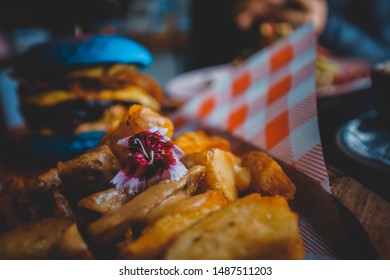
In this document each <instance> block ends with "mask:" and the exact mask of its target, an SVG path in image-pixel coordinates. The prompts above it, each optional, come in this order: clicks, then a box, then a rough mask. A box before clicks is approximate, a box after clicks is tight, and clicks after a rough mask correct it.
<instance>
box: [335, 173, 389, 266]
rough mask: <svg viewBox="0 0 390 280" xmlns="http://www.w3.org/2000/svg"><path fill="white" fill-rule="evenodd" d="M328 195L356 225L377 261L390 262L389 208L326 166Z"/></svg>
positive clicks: (387, 204) (377, 198) (358, 184)
mask: <svg viewBox="0 0 390 280" xmlns="http://www.w3.org/2000/svg"><path fill="white" fill-rule="evenodd" d="M328 173H329V175H330V177H331V178H330V179H331V186H332V187H331V192H332V195H333V196H334V197H335V198H337V200H338V201H340V202H341V203H342V204H343V205H344V206H345V207H346V208H347V209H348V210H349V211H350V212H351V213H352V214H353V215H354V217H355V218H356V219H357V220H358V221H359V223H360V224H361V226H362V227H363V229H364V231H365V232H366V233H367V235H368V237H369V240H370V242H371V244H372V246H373V248H374V250H375V252H376V254H377V257H378V258H379V259H390V204H389V203H388V202H387V201H385V200H384V199H382V198H381V197H379V196H378V195H377V194H375V193H374V192H372V191H371V190H370V189H368V188H367V187H365V186H363V185H362V184H360V183H359V182H358V181H356V180H355V179H353V178H351V177H349V176H347V175H345V174H343V173H342V172H341V171H339V170H337V169H335V168H333V167H331V166H328Z"/></svg>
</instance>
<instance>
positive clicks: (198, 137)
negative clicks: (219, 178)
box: [173, 130, 230, 154]
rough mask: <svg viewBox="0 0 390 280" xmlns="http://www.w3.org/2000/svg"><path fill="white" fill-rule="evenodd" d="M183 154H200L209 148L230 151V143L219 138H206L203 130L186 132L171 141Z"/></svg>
mask: <svg viewBox="0 0 390 280" xmlns="http://www.w3.org/2000/svg"><path fill="white" fill-rule="evenodd" d="M173 142H174V143H175V145H177V146H178V147H179V148H180V149H182V151H183V152H184V153H185V154H189V153H196V152H201V151H204V150H209V149H211V148H218V149H221V150H224V151H230V142H229V141H227V140H226V139H224V138H222V137H219V136H208V135H207V134H206V133H205V132H204V131H203V130H197V131H187V132H184V133H182V134H181V135H179V136H178V137H176V138H175V139H173Z"/></svg>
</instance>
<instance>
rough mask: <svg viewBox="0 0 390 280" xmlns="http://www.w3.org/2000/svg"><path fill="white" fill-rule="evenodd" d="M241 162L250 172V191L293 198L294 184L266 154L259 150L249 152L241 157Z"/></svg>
mask: <svg viewBox="0 0 390 280" xmlns="http://www.w3.org/2000/svg"><path fill="white" fill-rule="evenodd" d="M242 164H243V165H244V166H245V167H247V168H248V169H249V170H250V172H251V185H250V191H252V192H258V193H261V194H263V195H270V196H273V195H281V196H284V197H285V198H287V199H293V198H294V195H295V192H296V188H295V185H294V184H293V182H291V180H290V179H289V178H288V176H287V175H286V174H285V173H284V171H283V169H282V168H281V167H280V165H279V164H278V163H277V162H276V161H275V160H274V159H273V158H271V157H270V156H268V155H267V154H265V153H263V152H260V151H252V152H249V153H247V154H245V155H244V156H243V157H242Z"/></svg>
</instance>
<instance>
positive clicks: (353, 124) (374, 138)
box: [336, 111, 390, 172]
mask: <svg viewBox="0 0 390 280" xmlns="http://www.w3.org/2000/svg"><path fill="white" fill-rule="evenodd" d="M336 137H337V138H336V141H337V144H338V147H339V148H340V149H341V151H342V152H344V153H345V154H346V155H347V156H349V157H350V158H352V159H354V160H356V161H358V162H360V163H362V164H364V165H365V166H368V167H370V168H373V169H377V170H381V171H385V172H390V131H389V130H387V129H386V128H385V127H384V125H383V124H382V123H381V121H380V119H379V117H378V114H377V113H376V111H370V112H368V113H366V114H363V115H362V116H360V117H358V118H356V119H353V120H351V121H349V122H348V123H347V124H345V125H344V126H343V127H342V128H341V129H340V130H339V132H338V133H337V136H336Z"/></svg>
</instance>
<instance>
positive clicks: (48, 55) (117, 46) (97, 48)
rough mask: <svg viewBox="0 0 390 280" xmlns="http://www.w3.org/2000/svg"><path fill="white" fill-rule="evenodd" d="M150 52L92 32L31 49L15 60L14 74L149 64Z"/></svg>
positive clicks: (146, 65) (116, 38)
mask: <svg viewBox="0 0 390 280" xmlns="http://www.w3.org/2000/svg"><path fill="white" fill-rule="evenodd" d="M152 62H153V58H152V55H151V53H150V52H149V51H148V50H147V49H145V48H144V47H143V46H141V45H140V44H138V43H137V42H135V41H133V40H131V39H129V38H127V37H124V36H119V35H93V36H92V35H91V36H82V37H65V38H60V39H53V40H51V41H48V42H46V43H43V44H39V45H37V46H34V47H32V48H30V49H29V50H28V51H26V52H25V53H23V54H22V55H21V56H20V57H19V58H18V59H17V61H16V63H15V67H14V74H15V75H16V76H30V75H32V76H34V75H36V74H39V73H42V72H47V71H51V70H54V69H66V68H74V67H78V66H80V67H91V66H93V65H104V64H112V63H122V64H133V65H136V66H138V67H140V68H144V67H148V66H150V65H151V64H152Z"/></svg>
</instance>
